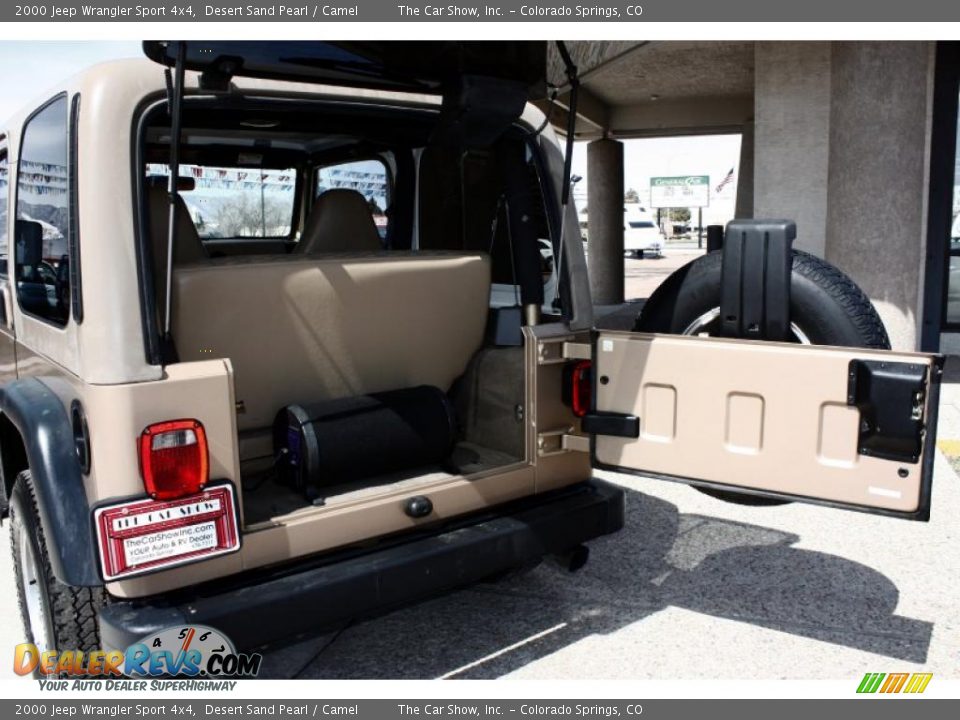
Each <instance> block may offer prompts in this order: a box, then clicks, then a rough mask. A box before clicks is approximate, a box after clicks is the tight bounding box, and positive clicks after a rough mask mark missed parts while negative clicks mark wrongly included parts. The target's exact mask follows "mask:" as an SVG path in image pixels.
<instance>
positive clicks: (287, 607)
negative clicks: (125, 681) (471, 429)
mask: <svg viewBox="0 0 960 720" xmlns="http://www.w3.org/2000/svg"><path fill="white" fill-rule="evenodd" d="M623 499H624V494H623V491H622V490H621V489H620V488H617V487H615V486H613V485H609V484H607V483H604V482H602V481H597V480H592V481H589V482H584V483H580V484H578V485H575V486H572V487H570V488H565V489H564V490H561V491H557V492H554V493H550V494H548V495H544V496H537V497H533V498H528V499H527V500H525V501H523V502H520V503H516V504H513V505H508V506H505V507H504V508H499V509H498V512H496V513H495V514H494V513H490V514H486V515H484V516H481V517H474V518H468V519H466V520H464V521H462V522H460V523H458V524H456V525H452V526H447V527H444V528H440V529H439V530H435V531H433V532H432V533H429V534H423V535H420V536H417V537H413V538H400V539H398V540H397V541H396V542H393V543H391V544H390V545H388V546H384V547H379V548H377V549H374V550H364V551H351V552H345V553H342V554H340V555H338V556H336V557H332V558H325V559H323V560H322V561H318V562H316V563H311V564H309V565H298V566H297V567H295V568H283V569H279V570H274V571H266V572H252V573H249V574H246V575H243V576H239V577H238V578H236V579H232V580H230V581H222V582H218V583H212V584H207V585H202V586H197V587H195V588H190V589H188V590H185V591H178V592H177V593H175V594H167V595H163V596H160V597H155V598H148V599H142V600H127V601H119V602H114V603H111V604H110V605H107V606H106V607H104V608H103V609H102V610H101V611H100V635H101V646H102V647H103V648H108V649H109V648H118V649H124V648H126V647H128V646H129V645H130V644H131V643H134V642H136V641H138V640H140V639H141V638H143V637H144V636H145V635H147V634H149V633H153V632H157V631H159V630H161V629H164V628H168V627H171V626H175V625H182V624H192V625H209V626H211V627H214V628H216V629H218V630H220V631H221V632H223V633H224V634H225V635H226V636H227V637H229V638H230V639H231V640H233V642H234V644H235V645H236V647H237V649H238V650H240V649H247V650H249V649H254V648H258V647H264V646H267V645H271V644H274V643H277V642H281V641H283V640H286V639H290V638H293V637H296V636H298V635H304V634H310V633H317V632H321V631H323V630H325V629H327V628H329V627H331V626H333V625H336V624H338V623H342V622H344V621H347V620H350V619H354V618H360V617H364V616H368V615H372V614H374V613H377V612H382V611H384V610H387V609H390V608H394V607H398V606H401V605H405V604H408V603H412V602H416V601H417V600H421V599H423V598H426V597H429V596H430V595H434V594H436V593H439V592H443V591H447V590H452V589H454V588H457V587H462V586H465V585H469V584H471V583H474V582H477V581H479V580H483V579H484V578H488V577H490V576H493V575H496V574H497V573H499V572H502V571H504V570H509V569H511V568H514V567H518V566H522V565H525V564H527V563H530V562H534V561H536V560H539V559H540V558H541V557H543V556H545V555H550V554H553V553H561V552H565V551H567V550H570V549H571V548H573V547H576V546H577V545H579V544H581V543H583V542H586V541H588V540H591V539H593V538H596V537H599V536H601V535H606V534H609V533H612V532H615V531H617V530H619V529H620V528H621V527H623Z"/></svg>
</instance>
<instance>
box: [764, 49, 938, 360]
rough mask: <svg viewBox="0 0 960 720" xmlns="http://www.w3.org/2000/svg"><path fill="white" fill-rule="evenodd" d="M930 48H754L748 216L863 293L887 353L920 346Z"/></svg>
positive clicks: (929, 108)
mask: <svg viewBox="0 0 960 720" xmlns="http://www.w3.org/2000/svg"><path fill="white" fill-rule="evenodd" d="M933 52H934V44H933V43H924V42H874V43H867V42H848V43H758V44H757V47H756V99H755V102H756V115H755V135H754V137H755V146H754V187H753V192H754V217H788V218H791V219H794V220H796V221H797V234H798V238H797V242H796V247H797V248H799V249H803V250H807V251H808V252H812V253H814V254H816V255H819V256H821V257H825V258H826V259H827V260H828V261H830V262H832V263H834V264H835V265H837V266H838V267H840V268H841V269H842V270H844V271H845V272H846V273H847V274H849V275H850V276H851V277H852V278H853V279H854V281H855V282H857V283H858V284H859V285H860V286H861V287H862V288H863V289H864V290H865V291H866V293H867V295H868V296H869V297H870V299H871V300H872V301H873V303H874V305H875V306H876V308H877V310H878V312H879V313H880V316H881V317H882V318H883V321H884V324H885V325H886V326H887V331H888V333H889V334H890V339H891V342H892V344H893V346H894V347H895V348H897V349H901V350H913V349H915V348H916V347H917V344H918V342H919V324H920V315H921V308H922V292H923V259H924V252H925V246H926V233H925V228H926V202H927V190H928V188H927V181H928V174H927V168H928V165H929V163H928V157H929V132H930V127H931V117H932V111H931V98H932V80H933Z"/></svg>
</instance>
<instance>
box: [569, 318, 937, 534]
mask: <svg viewBox="0 0 960 720" xmlns="http://www.w3.org/2000/svg"><path fill="white" fill-rule="evenodd" d="M942 361H943V358H942V357H939V356H933V355H923V354H915V353H898V352H888V351H877V350H866V349H858V348H838V347H823V346H810V345H794V344H788V343H773V342H757V341H744V340H726V339H715V338H706V337H685V336H673V335H651V334H643V333H631V332H618V331H607V330H602V331H598V332H596V333H595V335H594V347H593V405H594V410H593V412H591V413H590V414H588V415H587V416H586V417H585V418H584V419H583V422H582V428H583V431H584V432H586V433H590V434H591V435H592V440H591V444H590V445H591V459H592V461H593V464H594V466H595V467H598V468H602V469H607V470H614V471H619V472H628V473H642V474H644V475H653V476H659V477H663V478H665V479H672V480H680V481H683V482H689V483H691V484H694V485H702V486H707V487H712V488H716V489H723V490H732V491H736V492H741V493H746V494H752V495H760V496H766V497H775V498H783V499H788V500H795V501H804V502H814V503H821V504H826V505H831V506H836V507H841V508H846V509H852V510H861V511H866V512H871V513H877V514H883V515H890V516H896V517H901V518H906V519H912V520H926V519H928V517H929V512H930V486H931V476H932V474H933V457H934V446H935V442H936V420H937V403H938V397H939V385H940V377H941V374H942Z"/></svg>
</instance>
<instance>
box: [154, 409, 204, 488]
mask: <svg viewBox="0 0 960 720" xmlns="http://www.w3.org/2000/svg"><path fill="white" fill-rule="evenodd" d="M140 473H141V474H142V475H143V486H144V488H145V489H146V491H147V494H148V495H150V497H152V498H154V499H155V500H171V499H173V498H178V497H183V496H184V495H192V494H194V493H197V492H200V490H202V489H203V486H204V485H206V484H207V479H208V474H209V458H208V455H207V434H206V433H205V432H204V430H203V425H202V424H201V423H200V422H199V421H197V420H172V421H170V422H162V423H156V424H155V425H151V426H150V427H148V428H147V429H146V430H144V431H143V433H142V434H141V435H140Z"/></svg>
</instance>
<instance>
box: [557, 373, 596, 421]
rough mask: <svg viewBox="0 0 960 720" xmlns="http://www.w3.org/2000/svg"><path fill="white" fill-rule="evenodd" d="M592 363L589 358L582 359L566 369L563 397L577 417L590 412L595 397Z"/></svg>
mask: <svg viewBox="0 0 960 720" xmlns="http://www.w3.org/2000/svg"><path fill="white" fill-rule="evenodd" d="M591 365H592V363H591V362H590V361H589V360H580V361H578V362H575V363H573V364H572V365H568V366H567V367H566V368H565V369H564V373H563V375H564V388H563V399H564V401H566V402H567V404H568V405H569V406H570V407H571V409H572V410H573V414H574V415H576V416H577V417H583V416H584V415H586V414H587V413H588V412H590V404H591V401H592V399H593V380H592V371H591Z"/></svg>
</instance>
